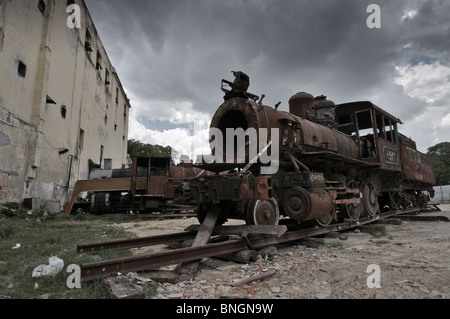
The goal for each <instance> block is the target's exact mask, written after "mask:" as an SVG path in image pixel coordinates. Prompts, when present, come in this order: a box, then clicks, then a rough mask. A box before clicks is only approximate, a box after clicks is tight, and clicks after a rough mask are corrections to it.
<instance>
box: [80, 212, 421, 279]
mask: <svg viewBox="0 0 450 319" xmlns="http://www.w3.org/2000/svg"><path fill="white" fill-rule="evenodd" d="M413 212H420V208H414V209H407V210H402V211H390V212H385V213H381V214H379V215H377V216H375V217H374V218H372V217H367V218H364V219H362V220H359V221H356V222H344V223H340V224H335V225H331V226H328V227H323V228H310V229H305V230H294V231H289V232H287V233H285V234H284V235H283V236H282V237H280V238H277V237H272V236H270V237H268V236H261V235H255V236H249V237H247V238H246V240H245V241H244V240H233V241H227V242H222V243H215V244H208V245H206V246H201V247H190V248H182V249H176V250H172V251H164V252H158V253H153V254H147V255H142V256H134V257H129V258H122V259H115V260H108V261H101V262H96V263H89V264H84V265H82V266H81V280H82V281H83V282H86V281H90V280H95V279H100V278H104V277H108V276H111V275H113V274H117V273H119V272H120V273H128V272H139V271H145V270H152V269H156V268H159V267H162V266H167V265H174V264H180V263H185V262H190V261H196V260H201V259H202V258H208V257H216V256H221V255H226V254H231V253H236V252H239V251H242V250H246V249H248V248H249V245H250V246H251V247H252V248H254V249H261V248H265V247H268V246H272V245H278V244H283V243H288V242H293V241H297V240H300V239H304V238H307V237H314V236H321V235H325V234H328V233H331V232H339V231H344V230H349V229H352V228H355V227H358V226H362V225H366V224H370V223H373V222H376V221H379V220H383V219H386V218H390V217H393V216H396V215H403V214H408V213H413ZM169 236H171V235H169ZM156 237H159V238H161V239H163V238H164V236H156ZM137 240H138V239H137ZM166 243H167V242H166Z"/></svg>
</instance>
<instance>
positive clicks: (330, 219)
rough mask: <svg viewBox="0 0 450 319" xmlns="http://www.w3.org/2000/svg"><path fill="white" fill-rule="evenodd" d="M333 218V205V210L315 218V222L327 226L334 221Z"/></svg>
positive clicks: (334, 215) (334, 212)
mask: <svg viewBox="0 0 450 319" xmlns="http://www.w3.org/2000/svg"><path fill="white" fill-rule="evenodd" d="M335 218H336V208H335V207H333V210H332V212H331V213H330V214H329V215H327V216H325V217H322V218H320V219H316V223H317V225H319V226H321V227H327V226H330V225H331V223H332V222H333V221H334V219H335Z"/></svg>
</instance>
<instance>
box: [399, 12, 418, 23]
mask: <svg viewBox="0 0 450 319" xmlns="http://www.w3.org/2000/svg"><path fill="white" fill-rule="evenodd" d="M418 14H419V13H418V12H417V10H410V11H405V13H404V14H403V16H402V20H403V21H407V20H412V19H414V18H415V17H417V15H418Z"/></svg>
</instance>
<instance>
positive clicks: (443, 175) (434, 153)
mask: <svg viewBox="0 0 450 319" xmlns="http://www.w3.org/2000/svg"><path fill="white" fill-rule="evenodd" d="M427 155H428V156H430V157H431V159H432V160H433V166H434V174H435V175H436V186H443V185H450V142H444V143H439V144H437V145H435V146H433V147H430V148H429V149H428V153H427Z"/></svg>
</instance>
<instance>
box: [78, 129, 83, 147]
mask: <svg viewBox="0 0 450 319" xmlns="http://www.w3.org/2000/svg"><path fill="white" fill-rule="evenodd" d="M79 147H80V150H83V147H84V131H83V130H82V129H80V142H79Z"/></svg>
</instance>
